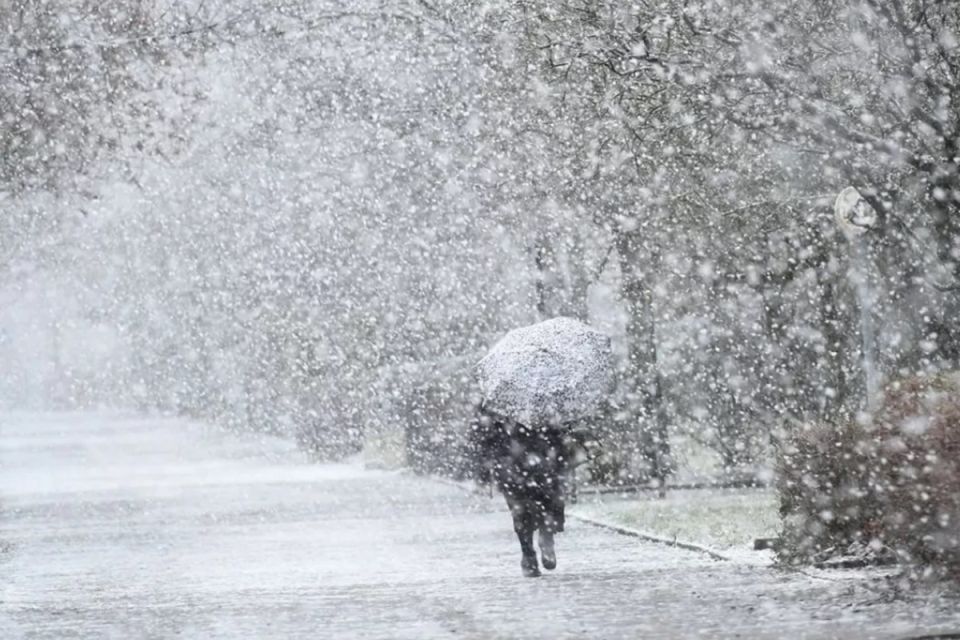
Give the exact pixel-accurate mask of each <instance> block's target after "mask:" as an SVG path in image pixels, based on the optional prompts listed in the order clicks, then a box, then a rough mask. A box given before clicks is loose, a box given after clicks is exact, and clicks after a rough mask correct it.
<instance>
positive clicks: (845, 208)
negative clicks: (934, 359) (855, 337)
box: [833, 187, 880, 408]
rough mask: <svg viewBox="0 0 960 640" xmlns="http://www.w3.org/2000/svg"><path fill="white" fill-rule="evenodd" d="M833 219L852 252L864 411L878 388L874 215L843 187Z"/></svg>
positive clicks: (860, 198) (852, 191)
mask: <svg viewBox="0 0 960 640" xmlns="http://www.w3.org/2000/svg"><path fill="white" fill-rule="evenodd" d="M833 216H834V221H835V222H836V223H837V226H838V227H840V231H841V232H843V235H844V237H845V238H846V239H847V242H849V243H850V246H851V248H852V252H851V266H852V268H851V270H850V277H851V280H852V282H853V284H854V289H855V290H856V292H857V301H858V302H859V305H860V337H861V341H862V342H861V345H862V346H861V349H862V353H863V358H862V363H863V374H864V380H865V384H866V393H867V402H866V404H867V408H872V407H873V404H874V402H875V400H876V397H877V392H878V391H879V387H880V377H879V374H878V372H877V366H876V339H875V332H874V327H873V313H872V307H873V294H872V292H871V291H870V281H869V278H868V275H867V269H868V266H869V262H868V259H867V258H868V251H867V246H868V245H867V238H866V234H867V232H868V231H870V230H871V229H873V228H875V227H876V224H877V212H876V211H875V210H874V208H873V207H872V206H871V205H870V203H869V202H867V201H866V200H865V199H864V198H863V196H862V195H861V194H860V192H859V191H857V190H856V189H855V188H854V187H847V188H846V189H844V190H843V191H841V192H840V194H839V195H838V196H837V199H836V201H835V202H834V205H833Z"/></svg>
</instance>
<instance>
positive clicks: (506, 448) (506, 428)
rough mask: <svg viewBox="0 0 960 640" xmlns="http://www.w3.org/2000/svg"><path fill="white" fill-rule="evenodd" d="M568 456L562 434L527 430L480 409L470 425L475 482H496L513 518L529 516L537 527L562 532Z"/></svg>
mask: <svg viewBox="0 0 960 640" xmlns="http://www.w3.org/2000/svg"><path fill="white" fill-rule="evenodd" d="M568 453H569V447H568V445H567V443H566V438H565V434H564V431H563V430H562V429H559V428H555V427H528V426H526V425H523V424H520V423H519V422H516V421H514V420H510V419H507V418H502V417H500V416H497V415H495V414H492V413H490V412H488V411H484V410H482V409H481V410H479V411H478V413H477V418H476V419H475V420H474V423H473V425H471V429H470V455H471V462H472V467H473V475H474V477H475V478H476V479H477V480H478V481H480V482H483V483H490V482H495V483H496V485H497V487H498V488H499V489H500V491H501V492H502V493H503V494H504V496H505V497H506V499H507V503H508V505H509V506H510V508H511V510H512V511H513V512H514V514H515V515H516V514H517V513H518V512H521V513H526V514H528V516H531V517H533V518H534V520H535V522H536V525H537V526H538V527H541V526H546V527H548V528H550V529H552V530H554V531H562V530H563V521H564V514H563V491H564V486H563V485H564V476H565V474H566V472H567V469H568V467H569V462H570V461H569V455H568Z"/></svg>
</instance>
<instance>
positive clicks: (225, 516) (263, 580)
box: [0, 414, 960, 639]
mask: <svg viewBox="0 0 960 640" xmlns="http://www.w3.org/2000/svg"><path fill="white" fill-rule="evenodd" d="M0 509H2V512H0V580H2V588H0V638H4V639H16V638H58V639H59V638H198V639H199V638H202V639H206V638H311V639H313V638H322V639H334V638H368V639H375V638H391V639H393V638H411V639H413V638H416V639H431V638H470V639H472V638H477V639H479V638H483V639H487V638H490V639H493V638H545V639H546V638H550V639H554V638H567V637H569V638H683V637H706V638H718V637H723V638H738V637H739V638H904V637H909V636H912V635H920V634H921V633H922V632H927V633H929V632H932V631H933V630H949V629H953V630H960V613H958V612H957V606H956V604H957V602H956V601H951V600H947V599H943V598H941V597H935V596H930V595H928V596H925V597H924V598H917V599H914V600H912V601H910V602H902V601H900V602H893V603H890V602H887V601H885V600H884V597H883V592H882V590H880V589H879V588H878V584H877V583H876V582H875V581H874V582H870V581H864V580H862V579H857V578H853V577H844V576H843V575H839V574H838V575H837V576H836V577H833V578H832V579H829V580H827V579H823V578H815V577H810V576H806V575H800V574H797V573H783V572H778V571H775V570H772V569H768V568H762V567H751V566H744V565H742V564H736V563H729V562H718V561H715V560H711V559H710V558H708V557H705V556H703V555H701V554H698V553H695V552H689V551H683V550H679V549H673V548H668V547H663V546H658V545H654V544H649V543H643V542H640V541H637V540H634V539H631V538H627V537H624V536H620V535H617V534H614V533H610V532H607V531H604V530H602V529H597V528H593V527H589V526H587V525H582V524H578V523H576V522H572V523H571V524H570V526H569V527H568V532H567V533H566V534H564V535H563V536H561V537H559V538H558V555H559V561H560V566H559V568H558V569H557V571H555V572H553V573H547V574H545V575H544V577H542V578H539V579H528V578H523V577H522V576H521V575H520V570H519V553H518V551H517V549H516V548H515V543H514V540H513V534H512V532H511V531H510V528H509V518H508V516H507V514H506V513H505V512H504V511H503V509H502V508H501V506H500V502H499V501H493V500H489V499H486V498H483V497H479V496H474V495H470V494H467V493H465V492H463V491H461V490H459V489H456V488H453V487H449V486H444V485H441V484H438V483H435V482H431V481H428V480H423V479H419V478H414V477H409V476H405V475H402V474H397V473H388V472H370V471H364V470H363V469H362V468H361V467H360V466H359V465H354V466H351V465H331V466H322V465H311V464H309V463H308V462H307V461H305V460H304V459H302V457H301V456H300V455H299V454H298V453H297V452H296V451H295V450H293V449H292V447H290V446H289V445H288V444H286V443H284V442H283V441H281V440H278V439H275V438H271V437H252V436H243V437H241V436H236V435H231V434H227V433H223V432H220V431H218V430H216V429H214V428H211V427H204V426H202V425H197V424H191V423H188V422H184V421H180V420H172V419H160V418H149V419H147V418H131V417H124V416H120V415H93V416H91V415H71V414H63V415H55V414H53V415H51V414H42V415H31V414H10V415H3V416H0Z"/></svg>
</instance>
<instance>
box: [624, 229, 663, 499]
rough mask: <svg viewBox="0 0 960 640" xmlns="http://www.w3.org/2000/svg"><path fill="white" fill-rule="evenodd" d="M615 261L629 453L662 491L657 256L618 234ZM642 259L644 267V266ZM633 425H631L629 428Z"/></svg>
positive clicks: (634, 237) (634, 239)
mask: <svg viewBox="0 0 960 640" xmlns="http://www.w3.org/2000/svg"><path fill="white" fill-rule="evenodd" d="M615 241H616V246H617V253H618V255H619V260H620V271H621V292H622V296H623V301H624V304H625V305H626V311H627V318H628V319H627V340H628V343H629V350H628V356H627V371H626V375H625V376H624V382H625V385H626V388H627V393H628V403H629V404H628V407H627V409H628V411H629V414H630V423H628V424H629V425H630V427H629V428H628V434H627V436H628V437H630V436H631V435H632V436H633V442H632V443H631V444H632V445H633V447H632V449H633V451H634V452H635V454H636V458H637V459H636V462H637V463H639V464H638V465H636V466H638V467H639V469H637V471H638V472H639V473H640V474H642V475H644V476H646V477H647V478H648V479H656V480H657V481H658V482H659V483H660V485H661V487H662V486H663V484H664V482H665V481H666V477H667V475H669V473H670V466H671V465H670V463H669V458H670V443H669V440H668V431H667V414H666V408H665V406H664V402H663V388H662V387H663V386H662V382H661V378H660V370H659V367H658V363H657V341H656V318H655V315H654V313H655V309H654V304H653V291H652V286H651V284H652V282H653V279H654V277H655V267H656V264H655V263H656V256H650V255H646V256H645V255H644V252H643V251H642V247H641V242H640V237H639V234H637V233H636V232H633V233H630V232H624V231H620V232H619V233H618V234H617V236H616V240H615ZM644 258H647V264H644ZM631 423H632V424H631Z"/></svg>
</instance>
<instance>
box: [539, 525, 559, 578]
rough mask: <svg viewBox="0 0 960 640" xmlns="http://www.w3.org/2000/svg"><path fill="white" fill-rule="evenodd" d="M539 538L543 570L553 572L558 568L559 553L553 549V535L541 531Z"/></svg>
mask: <svg viewBox="0 0 960 640" xmlns="http://www.w3.org/2000/svg"><path fill="white" fill-rule="evenodd" d="M538 538H539V539H538V542H539V544H540V559H541V560H542V561H543V568H544V569H546V570H547V571H553V570H554V569H556V568H557V552H556V551H555V550H554V548H553V534H552V533H550V532H549V531H541V532H540V533H539V535H538Z"/></svg>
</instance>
